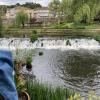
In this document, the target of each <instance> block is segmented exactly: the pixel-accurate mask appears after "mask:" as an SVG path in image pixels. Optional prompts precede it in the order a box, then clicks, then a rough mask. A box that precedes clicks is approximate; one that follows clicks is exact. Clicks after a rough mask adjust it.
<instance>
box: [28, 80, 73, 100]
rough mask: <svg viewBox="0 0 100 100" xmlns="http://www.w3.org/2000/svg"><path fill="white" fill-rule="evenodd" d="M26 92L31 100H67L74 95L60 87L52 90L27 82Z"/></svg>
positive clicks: (51, 88) (48, 87) (36, 83)
mask: <svg viewBox="0 0 100 100" xmlns="http://www.w3.org/2000/svg"><path fill="white" fill-rule="evenodd" d="M27 92H28V93H29V95H30V98H31V100H67V99H68V98H69V97H70V96H71V95H74V93H73V92H72V91H69V90H68V89H64V88H61V87H55V88H53V87H51V86H48V85H44V84H41V83H39V82H32V81H28V82H27Z"/></svg>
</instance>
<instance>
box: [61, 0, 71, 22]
mask: <svg viewBox="0 0 100 100" xmlns="http://www.w3.org/2000/svg"><path fill="white" fill-rule="evenodd" d="M71 6H72V0H62V1H61V12H62V18H63V21H64V22H68V21H71V20H72V7H71Z"/></svg>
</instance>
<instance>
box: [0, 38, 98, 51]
mask: <svg viewBox="0 0 100 100" xmlns="http://www.w3.org/2000/svg"><path fill="white" fill-rule="evenodd" d="M34 48H44V49H63V50H67V49H81V48H83V49H99V48H100V44H99V42H98V41H96V40H94V39H90V38H84V39H59V38H58V39H55V38H39V39H38V40H37V41H36V42H34V43H31V42H30V39H29V38H8V39H7V38H1V39H0V49H9V50H16V49H34Z"/></svg>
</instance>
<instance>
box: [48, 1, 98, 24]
mask: <svg viewBox="0 0 100 100" xmlns="http://www.w3.org/2000/svg"><path fill="white" fill-rule="evenodd" d="M99 5H100V0H52V2H51V3H50V5H49V8H50V11H51V12H52V13H53V14H56V17H57V18H58V19H60V23H61V22H75V23H88V24H90V23H94V22H100V6H99ZM55 12H56V13H55Z"/></svg>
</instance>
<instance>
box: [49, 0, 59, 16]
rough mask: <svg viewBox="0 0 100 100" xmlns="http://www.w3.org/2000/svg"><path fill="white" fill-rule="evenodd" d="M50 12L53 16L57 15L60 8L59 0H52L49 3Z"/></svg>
mask: <svg viewBox="0 0 100 100" xmlns="http://www.w3.org/2000/svg"><path fill="white" fill-rule="evenodd" d="M49 9H50V12H51V13H52V14H53V16H54V17H57V16H58V14H59V9H60V1H59V0H52V2H50V4H49Z"/></svg>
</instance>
